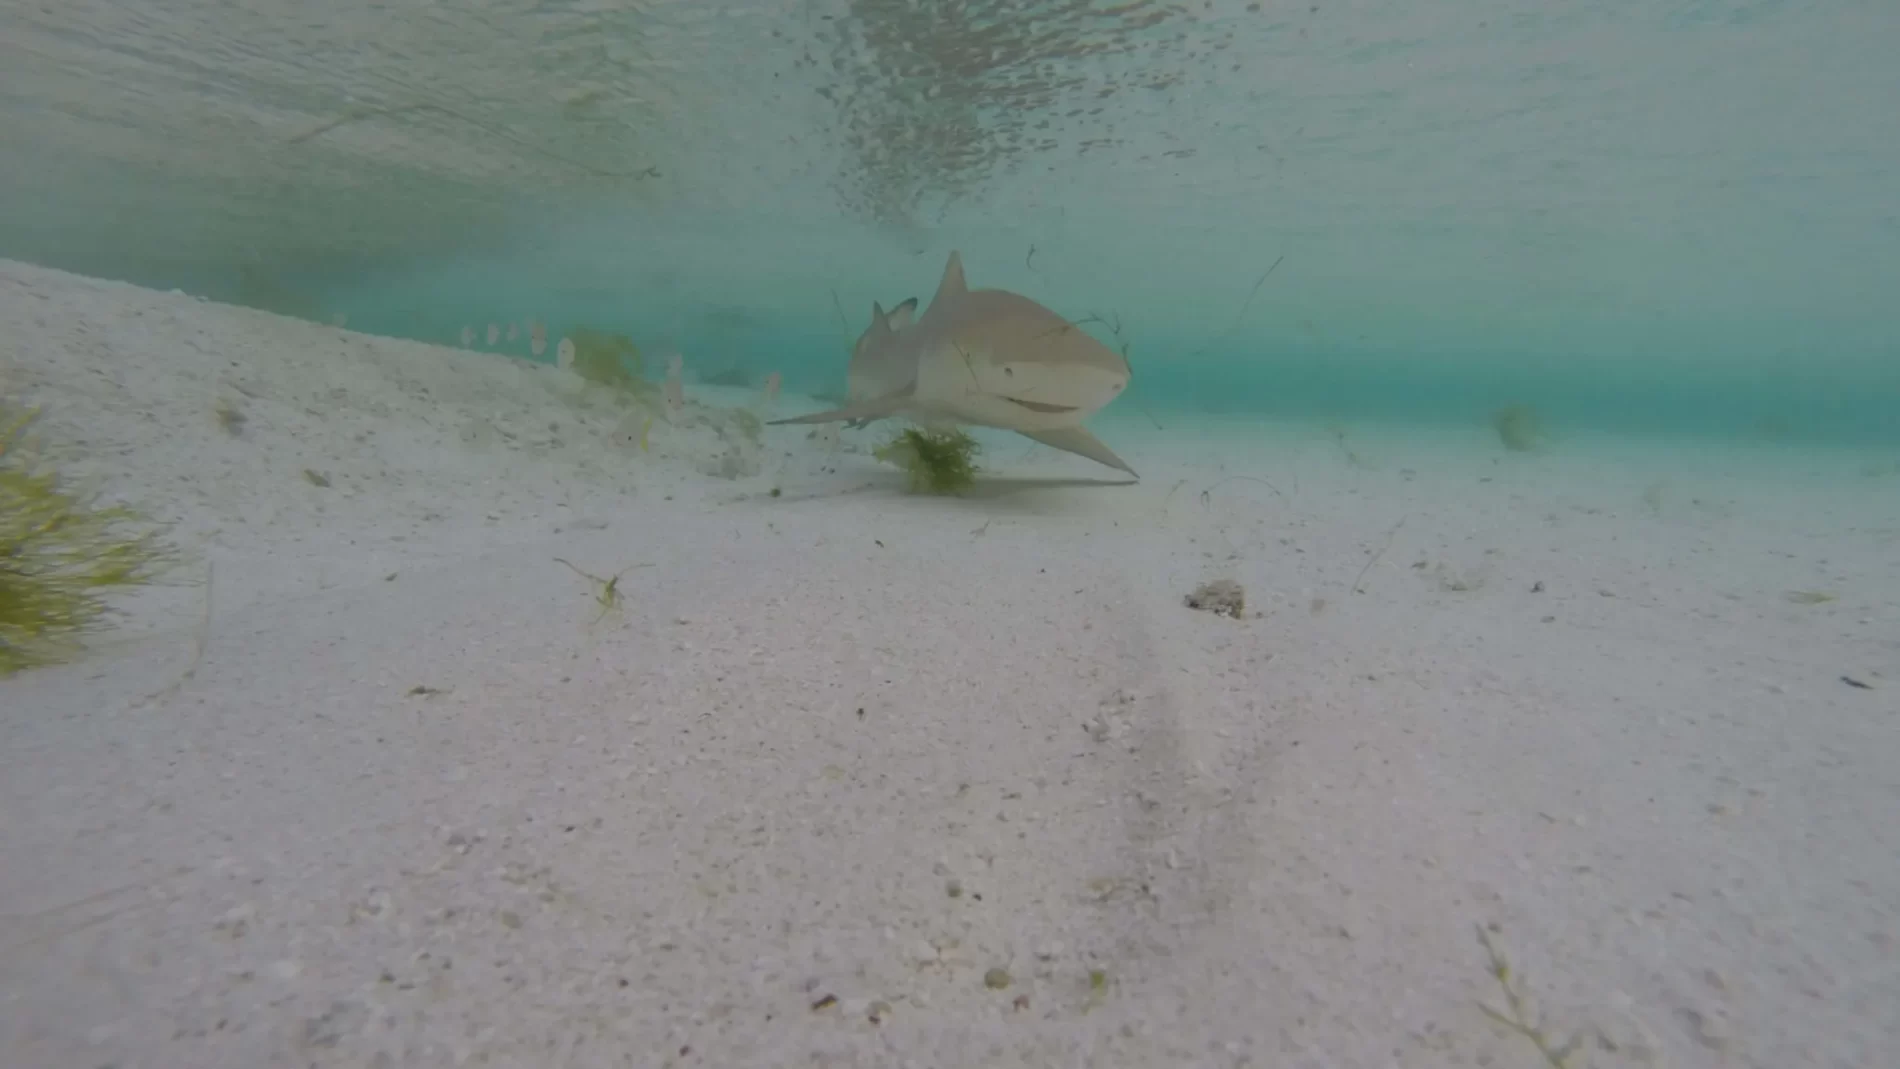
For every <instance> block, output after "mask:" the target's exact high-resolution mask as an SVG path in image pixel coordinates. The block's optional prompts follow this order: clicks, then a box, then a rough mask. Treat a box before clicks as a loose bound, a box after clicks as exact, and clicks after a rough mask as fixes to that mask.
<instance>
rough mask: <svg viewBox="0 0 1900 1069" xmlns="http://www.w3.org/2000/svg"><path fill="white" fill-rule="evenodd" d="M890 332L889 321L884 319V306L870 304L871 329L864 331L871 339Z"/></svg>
mask: <svg viewBox="0 0 1900 1069" xmlns="http://www.w3.org/2000/svg"><path fill="white" fill-rule="evenodd" d="M890 332H891V323H890V320H888V319H885V318H884V306H883V305H882V304H879V303H878V302H877V301H872V302H871V329H869V330H867V331H865V333H866V334H868V335H870V336H871V337H873V338H876V337H882V336H883V335H885V334H889V333H890Z"/></svg>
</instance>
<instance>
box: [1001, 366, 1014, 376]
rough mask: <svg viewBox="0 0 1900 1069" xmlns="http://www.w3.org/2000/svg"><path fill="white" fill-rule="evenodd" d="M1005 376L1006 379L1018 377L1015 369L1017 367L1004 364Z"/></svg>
mask: <svg viewBox="0 0 1900 1069" xmlns="http://www.w3.org/2000/svg"><path fill="white" fill-rule="evenodd" d="M1003 377H1004V378H1006V379H1013V378H1015V377H1016V369H1015V368H1013V367H1009V366H1007V365H1006V366H1004V368H1003Z"/></svg>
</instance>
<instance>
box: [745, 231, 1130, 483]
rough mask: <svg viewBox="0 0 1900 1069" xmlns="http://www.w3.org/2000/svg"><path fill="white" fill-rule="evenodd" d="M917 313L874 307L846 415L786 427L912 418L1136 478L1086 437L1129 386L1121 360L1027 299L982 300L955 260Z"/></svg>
mask: <svg viewBox="0 0 1900 1069" xmlns="http://www.w3.org/2000/svg"><path fill="white" fill-rule="evenodd" d="M916 308H917V300H916V298H914V297H913V298H911V299H910V300H908V301H905V302H904V303H902V304H900V305H898V306H897V307H896V308H895V309H893V310H892V311H891V312H890V313H889V314H886V313H885V312H884V310H883V308H881V307H880V306H878V305H872V306H871V325H870V327H869V328H868V329H867V330H865V332H864V334H863V336H862V337H860V338H859V339H858V342H857V345H856V346H855V347H854V348H853V349H852V352H851V364H850V368H849V369H848V371H847V372H846V401H845V404H844V407H842V408H835V409H832V410H830V411H827V412H818V413H815V414H813V415H809V416H799V417H797V418H794V419H782V420H776V421H775V422H777V423H835V422H846V421H858V422H869V421H871V420H875V419H883V418H885V417H887V416H907V417H909V418H910V419H913V420H915V421H917V422H918V423H921V424H923V425H924V426H926V427H944V426H956V425H968V426H977V427H995V428H999V429H1001V430H1009V431H1015V432H1016V433H1018V434H1021V435H1024V436H1025V437H1028V438H1031V439H1034V440H1035V441H1038V442H1041V443H1042V444H1044V445H1047V446H1051V447H1053V448H1056V449H1061V450H1064V451H1066V452H1070V453H1075V454H1077V455H1078V456H1084V457H1087V458H1089V459H1090V460H1094V461H1097V462H1099V463H1102V464H1106V465H1108V466H1109V467H1112V468H1119V469H1121V470H1122V471H1125V472H1127V473H1128V474H1130V475H1134V474H1135V470H1134V469H1133V468H1131V467H1129V466H1128V465H1127V463H1125V462H1124V461H1123V460H1122V459H1121V458H1120V457H1118V456H1116V455H1115V454H1114V452H1113V451H1111V450H1110V449H1109V448H1108V447H1107V446H1105V445H1103V444H1102V443H1101V441H1100V440H1098V439H1097V438H1096V437H1095V436H1094V435H1093V434H1090V433H1089V432H1088V430H1087V429H1086V428H1084V427H1083V426H1082V421H1083V420H1084V419H1086V418H1088V417H1089V416H1090V415H1092V414H1094V413H1095V412H1097V411H1098V410H1100V409H1101V408H1102V407H1103V406H1104V405H1107V404H1108V403H1109V402H1110V401H1113V400H1114V399H1115V398H1116V397H1118V396H1120V394H1121V392H1122V390H1123V389H1124V388H1125V387H1126V386H1127V385H1128V379H1129V369H1128V361H1127V360H1126V359H1125V358H1123V357H1122V355H1121V354H1120V353H1117V352H1115V351H1114V350H1113V349H1110V348H1109V347H1107V346H1106V345H1103V344H1102V343H1101V342H1098V341H1096V340H1095V339H1094V338H1092V337H1090V336H1089V335H1088V334H1087V332H1085V331H1083V330H1082V329H1081V328H1080V327H1078V326H1076V325H1075V324H1074V323H1071V322H1069V321H1068V320H1066V319H1064V318H1062V317H1061V316H1059V315H1057V314H1056V313H1054V312H1052V311H1050V310H1049V309H1047V308H1045V307H1043V306H1042V305H1040V304H1037V303H1036V302H1035V301H1032V300H1030V299H1029V298H1027V297H1024V296H1022V295H1020V294H1016V293H1011V292H1009V291H1007V290H972V289H970V288H969V287H968V286H967V285H966V284H965V283H964V280H963V261H962V259H961V258H960V257H959V256H958V255H957V254H956V253H954V252H953V253H951V254H950V259H949V262H948V263H946V264H945V265H944V270H943V281H942V282H941V283H939V284H938V286H937V295H936V296H935V297H933V298H931V300H930V307H929V308H927V309H925V310H924V314H923V315H922V316H920V317H917V318H916V319H915V321H914V322H913V321H912V317H913V315H914V314H915V312H916Z"/></svg>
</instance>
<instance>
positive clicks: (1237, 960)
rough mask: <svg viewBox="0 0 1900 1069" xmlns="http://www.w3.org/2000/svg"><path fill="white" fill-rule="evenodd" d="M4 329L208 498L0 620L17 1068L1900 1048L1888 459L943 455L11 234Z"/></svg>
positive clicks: (1222, 449) (61, 430) (1898, 635)
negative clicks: (333, 324) (119, 586)
mask: <svg viewBox="0 0 1900 1069" xmlns="http://www.w3.org/2000/svg"><path fill="white" fill-rule="evenodd" d="M0 337H4V339H5V341H4V343H3V348H0V357H3V362H0V385H3V386H4V388H5V389H6V390H7V391H8V393H9V395H10V396H13V397H15V398H16V399H23V400H27V401H31V402H36V403H39V404H42V405H43V406H44V411H45V415H44V418H43V421H42V424H41V432H42V435H43V437H45V438H46V439H47V440H48V441H49V442H53V443H64V447H65V449H66V454H65V455H66V456H67V457H68V458H69V463H70V470H72V471H74V472H75V473H77V474H79V475H81V476H85V477H90V478H93V479H96V480H97V482H98V484H99V485H100V486H101V487H102V488H103V489H104V490H105V491H106V492H108V493H110V494H112V495H114V496H121V497H126V498H129V499H131V500H134V501H137V502H139V503H141V504H144V505H146V506H147V507H148V508H149V509H151V510H152V511H154V512H155V513H157V514H158V515H160V516H161V517H163V518H164V519H166V520H168V521H170V522H171V523H172V524H173V525H174V536H175V539H176V540H177V542H178V543H179V544H180V545H181V546H182V547H183V548H184V549H185V551H186V552H185V558H186V563H185V564H184V565H183V566H181V568H180V570H179V572H178V575H177V579H176V581H175V583H174V584H173V585H171V586H168V587H164V588H160V589H157V590H154V591H152V592H151V593H150V594H149V595H146V596H142V597H140V598H139V599H137V600H136V601H135V602H133V603H131V604H129V605H128V606H127V609H128V618H127V620H126V622H125V626H124V627H123V628H122V629H120V630H119V631H117V632H114V633H113V634H111V635H109V636H107V637H105V638H103V639H102V640H101V641H100V642H98V643H96V644H95V649H94V651H93V653H92V655H91V656H90V657H89V658H88V659H87V660H85V661H84V662H82V663H79V664H75V665H71V666H67V667H63V668H57V669H46V670H40V671H35V672H30V673H26V674H23V675H21V676H17V677H15V678H13V679H11V680H7V681H4V682H0V1064H4V1065H5V1066H7V1067H8V1069H56V1067H68V1066H85V1067H93V1066H107V1065H110V1066H115V1067H117V1069H143V1067H180V1069H220V1067H232V1069H255V1067H262V1066H438V1065H441V1066H449V1065H489V1066H534V1067H553V1066H594V1065H603V1066H604V1065H635V1066H649V1065H651V1066H665V1065H681V1066H688V1065H692V1066H711V1067H736V1066H753V1065H805V1066H819V1065H822V1066H867V1067H868V1066H876V1067H895V1066H924V1067H937V1066H977V1065H982V1066H1037V1067H1046V1066H1131V1067H1160V1066H1240V1065H1247V1066H1259V1067H1280V1066H1285V1067H1328V1066H1341V1067H1357V1066H1399V1065H1403V1066H1526V1067H1530V1066H1548V1065H1550V1064H1552V1059H1555V1058H1560V1057H1561V1056H1562V1052H1561V1051H1560V1050H1558V1049H1557V1048H1559V1047H1561V1046H1562V1045H1564V1044H1566V1043H1572V1042H1574V1043H1575V1044H1576V1046H1577V1047H1578V1048H1579V1049H1580V1050H1583V1051H1586V1052H1587V1058H1588V1062H1587V1064H1590V1065H1594V1066H1603V1065H1668V1066H1723V1067H1727V1066H1763V1067H1775V1069H1786V1067H1793V1066H1828V1067H1849V1066H1853V1067H1872V1066H1882V1065H1893V1064H1900V1010H1896V1007H1900V816H1897V814H1900V678H1897V677H1900V566H1896V561H1897V560H1900V472H1896V470H1895V467H1894V464H1893V461H1894V459H1895V458H1893V457H1891V456H1889V457H1884V458H1883V457H1876V456H1866V455H1857V454H1849V453H1846V452H1825V451H1802V450H1796V449H1792V448H1787V447H1779V448H1777V447H1773V446H1769V445H1763V446H1760V447H1751V448H1743V447H1740V446H1733V445H1721V446H1716V445H1711V444H1707V443H1695V442H1661V441H1656V442H1646V443H1630V442H1621V441H1615V440H1593V439H1590V438H1587V437H1576V438H1571V439H1559V440H1557V441H1555V442H1553V443H1552V444H1551V445H1550V447H1549V448H1548V449H1547V450H1545V451H1543V452H1538V453H1508V452H1505V451H1504V450H1503V449H1502V448H1501V447H1500V446H1499V444H1498V441H1497V439H1496V438H1495V437H1494V436H1493V435H1491V434H1490V433H1489V431H1488V430H1487V429H1486V428H1484V427H1483V426H1482V425H1479V424H1476V423H1474V426H1473V427H1471V428H1469V429H1457V430H1447V431H1443V432H1439V433H1425V432H1416V433H1410V434H1405V435H1401V434H1399V433H1398V432H1390V431H1388V432H1380V431H1377V430H1376V429H1365V428H1341V427H1329V426H1327V425H1326V424H1325V423H1324V422H1323V421H1316V422H1314V423H1313V424H1311V425H1309V426H1286V425H1277V426H1272V427H1267V428H1261V427H1259V426H1250V425H1247V424H1245V423H1242V422H1239V421H1224V422H1215V421H1210V420H1209V419H1207V418H1205V417H1203V418H1201V419H1200V420H1198V421H1196V420H1195V419H1194V418H1193V417H1188V416H1184V415H1180V414H1169V413H1156V415H1157V416H1159V417H1160V420H1161V423H1163V424H1165V425H1166V426H1167V428H1168V429H1167V430H1165V431H1163V430H1159V429H1157V427H1156V425H1155V424H1154V423H1153V422H1150V421H1149V420H1148V419H1147V418H1146V417H1144V416H1143V415H1142V414H1140V413H1138V412H1136V411H1133V410H1132V408H1131V409H1130V410H1129V411H1123V412H1117V413H1112V414H1111V416H1112V417H1113V418H1110V419H1107V420H1105V421H1103V422H1102V424H1101V425H1100V426H1099V427H1098V430H1100V432H1101V433H1102V436H1103V437H1104V438H1105V439H1106V440H1108V441H1109V442H1110V443H1111V444H1112V445H1113V446H1114V447H1115V448H1116V450H1117V451H1118V452H1120V453H1122V455H1124V456H1125V457H1127V458H1128V459H1129V460H1130V461H1131V462H1132V463H1133V464H1134V465H1135V466H1136V467H1137V468H1139V469H1141V471H1142V473H1143V479H1142V481H1141V482H1140V483H1139V484H1136V485H1118V484H1117V483H1116V478H1117V473H1114V472H1110V471H1107V470H1106V469H1100V468H1096V467H1093V466H1091V465H1089V464H1088V463H1087V462H1085V461H1082V460H1078V459H1075V458H1070V457H1066V456H1058V455H1055V454H1052V453H1049V452H1048V451H1046V450H1041V449H1040V448H1039V447H1034V446H1032V445H1031V444H1030V443H1027V442H1023V441H1021V440H1013V441H1012V440H1010V439H1008V438H990V439H988V442H989V445H990V450H989V452H988V454H987V456H986V463H987V465H988V469H989V472H990V474H989V475H988V477H987V478H986V480H985V482H984V483H983V484H982V486H981V487H980V488H979V490H978V492H977V493H975V494H973V495H972V496H970V497H968V498H964V499H957V500H945V499H926V498H917V497H911V496H907V495H905V494H904V493H902V492H901V486H900V481H899V478H898V476H897V475H896V474H895V473H892V472H890V471H889V470H888V469H883V468H881V467H880V466H879V465H877V464H876V463H875V462H874V461H873V460H872V459H871V458H870V457H868V456H867V455H865V452H864V451H863V450H864V447H865V445H866V444H867V443H870V442H874V441H876V440H877V439H876V438H875V437H874V434H875V431H867V432H863V433H861V434H857V435H855V436H854V435H853V434H851V433H847V434H846V435H845V445H844V446H843V447H841V448H837V449H827V448H824V447H823V446H821V445H820V444H819V443H818V442H816V441H814V440H812V439H811V438H809V437H808V436H807V430H808V429H807V428H798V427H792V428H768V429H767V430H766V432H765V439H764V448H763V450H762V451H761V452H760V454H759V455H758V456H757V457H755V458H753V459H754V460H755V461H756V464H755V467H756V474H751V475H747V476H745V477H741V478H737V479H722V478H717V477H714V476H712V475H708V474H705V473H704V472H705V471H709V470H714V468H715V467H716V466H714V465H709V464H708V463H707V457H706V456H705V455H703V454H704V453H705V452H706V451H707V450H711V449H713V448H715V445H714V444H713V443H712V442H711V440H710V439H708V438H706V437H705V436H703V435H702V436H700V437H695V436H694V435H693V434H689V433H685V432H681V433H677V434H676V433H673V428H671V427H666V426H663V427H660V428H658V429H656V430H655V431H654V432H653V435H652V440H651V441H650V442H649V443H648V448H647V449H646V450H644V451H643V450H641V449H640V448H639V447H638V445H637V444H635V443H633V442H631V441H629V440H628V436H627V434H626V433H625V427H624V420H622V419H621V418H620V417H619V416H617V415H616V413H615V411H614V409H613V406H612V405H611V404H608V403H606V402H605V401H603V400H602V399H601V398H599V397H596V396H593V395H591V394H589V393H588V392H587V390H586V389H585V388H584V387H583V384H582V383H580V381H579V380H578V379H576V378H574V377H573V376H572V375H571V374H570V373H568V372H564V371H560V370H557V369H554V368H550V367H545V366H538V365H529V364H525V363H519V362H515V361H511V360H508V359H505V358H501V357H495V356H482V355H475V354H470V353H466V352H457V351H454V350H450V349H445V348H437V347H432V346H428V345H423V344H418V343H412V342H403V341H393V340H388V339H381V338H375V337H369V336H365V335H360V334H352V333H349V332H347V331H343V330H338V329H333V328H329V327H323V326H317V325H313V324H310V323H305V322H301V321H297V320H290V319H283V318H278V317H274V316H271V315H267V314H264V313H260V312H253V311H247V310H242V309H235V308H229V307H224V306H219V305H214V304H209V303H205V302H201V301H198V300H195V299H193V298H191V297H188V296H185V295H182V294H161V293H154V292H150V291H145V290H140V289H137V288H134V287H130V286H125V285H119V284H110V283H101V282H95V281H91V280H86V279H81V278H76V277H73V276H69V275H63V274H60V273H57V272H53V271H47V270H42V269H39V268H33V267H27V266H23V265H17V264H4V265H0ZM695 393H696V394H697V395H699V396H698V397H697V399H698V400H709V401H717V402H719V403H722V404H733V403H743V402H744V401H745V400H746V398H745V397H744V396H743V395H741V394H737V393H733V394H730V395H718V393H717V391H711V390H700V391H695ZM810 403H812V402H809V401H808V400H807V399H803V398H794V397H785V398H781V399H780V400H779V402H778V409H777V411H778V413H779V414H789V413H791V412H795V411H801V410H803V407H804V406H805V405H806V404H810ZM220 406H223V407H224V408H226V409H227V410H229V409H231V408H236V409H237V410H238V411H240V412H241V413H242V416H243V419H242V424H241V426H237V427H236V428H235V433H232V428H230V427H228V426H227V425H225V423H223V422H221V420H220V419H219V417H218V414H217V413H218V410H219V408H220ZM312 474H314V475H318V476H321V478H320V479H313V478H312V477H311V475H312ZM319 483H323V484H327V485H319ZM774 490H776V491H777V493H776V494H774V493H773V491H774ZM556 558H560V559H562V560H565V561H569V562H572V563H573V564H574V565H575V567H577V568H579V569H581V570H584V571H588V572H592V573H594V574H596V575H599V576H603V577H605V576H609V575H613V574H615V573H622V570H623V569H626V570H625V571H624V573H622V578H621V579H620V581H619V583H618V585H617V591H618V593H619V594H620V595H621V597H620V599H619V601H620V605H619V607H618V609H617V610H616V611H611V612H606V613H604V614H603V612H602V608H601V606H600V605H599V604H598V600H597V599H598V595H599V590H598V588H597V587H595V586H594V584H592V583H591V582H589V581H588V580H587V579H585V578H583V577H581V576H580V575H578V574H576V572H575V571H573V570H571V569H569V568H568V567H567V566H565V565H563V564H562V563H559V562H557V560H556ZM206 575H210V576H212V579H213V581H212V582H211V583H210V585H209V588H208V590H207V586H206V584H205V576H206ZM1222 578H1226V579H1233V580H1236V581H1238V582H1240V583H1241V584H1243V585H1244V587H1245V589H1246V592H1247V597H1248V604H1247V613H1246V615H1245V617H1244V618H1242V619H1238V620H1236V619H1229V618H1224V617H1221V616H1217V615H1214V614H1211V613H1206V612H1197V611H1194V610H1192V609H1189V608H1188V607H1186V606H1185V605H1184V604H1183V596H1184V595H1185V594H1186V593H1187V592H1188V591H1189V590H1191V589H1193V588H1194V587H1195V586H1196V585H1197V584H1199V583H1201V582H1203V581H1206V580H1211V579H1222ZM207 593H209V613H208V615H207V612H206V604H207ZM1810 595H1827V596H1830V597H1831V598H1832V600H1826V601H1820V600H1819V599H1818V598H1817V597H1814V596H1810ZM206 620H208V621H209V624H208V627H202V629H201V625H202V624H203V622H204V621H206ZM1849 680H1852V681H1854V683H1850V682H1848V681H1849ZM1855 683H1857V684H1862V685H1854V684H1855ZM1480 932H1482V933H1484V939H1483V940H1481V939H1480V935H1479V933H1480ZM1486 942H1488V943H1489V944H1490V946H1491V948H1492V949H1493V950H1494V951H1495V952H1496V953H1497V954H1498V955H1500V956H1502V957H1503V958H1504V959H1507V960H1508V961H1509V963H1510V966H1511V973H1510V983H1511V986H1512V989H1513V990H1514V991H1517V992H1520V993H1521V994H1522V995H1524V996H1525V997H1526V998H1527V999H1528V1000H1530V1001H1531V1002H1533V1003H1534V1004H1535V1006H1534V1009H1527V1010H1526V1011H1525V1013H1524V1015H1525V1016H1531V1017H1534V1018H1535V1020H1534V1021H1526V1022H1525V1023H1526V1024H1527V1025H1534V1026H1535V1027H1532V1028H1530V1029H1529V1030H1530V1031H1536V1032H1539V1033H1540V1034H1541V1035H1542V1037H1543V1039H1542V1042H1543V1044H1544V1045H1545V1046H1546V1047H1548V1048H1550V1050H1549V1053H1548V1054H1547V1053H1545V1052H1542V1051H1540V1050H1539V1042H1540V1041H1539V1039H1538V1038H1536V1037H1534V1036H1531V1035H1526V1034H1519V1033H1517V1032H1515V1031H1513V1030H1511V1029H1509V1028H1506V1027H1504V1026H1503V1025H1501V1024H1499V1023H1498V1022H1497V1021H1495V1020H1493V1019H1492V1018H1491V1017H1490V1016H1488V1015H1487V1014H1486V1012H1485V1011H1484V1010H1483V1009H1482V1008H1481V1007H1482V1006H1488V1007H1491V1008H1492V1009H1493V1010H1495V1011H1496V1012H1497V1013H1499V1014H1501V1015H1502V1016H1505V1017H1511V1016H1513V1015H1514V1010H1513V1008H1512V1005H1511V999H1510V997H1509V996H1508V995H1507V993H1506V992H1505V991H1504V990H1503V989H1502V987H1501V985H1500V983H1499V980H1498V978H1497V977H1496V976H1495V975H1494V974H1493V971H1492V968H1491V959H1490V957H1489V954H1488V952H1487V949H1486V946H1485V945H1484V944H1485V943H1486ZM1583 1057H1584V1056H1583V1055H1578V1056H1575V1057H1573V1058H1572V1059H1571V1061H1570V1062H1569V1063H1568V1064H1570V1065H1573V1066H1575V1065H1582V1064H1585V1062H1584V1060H1583Z"/></svg>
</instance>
